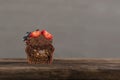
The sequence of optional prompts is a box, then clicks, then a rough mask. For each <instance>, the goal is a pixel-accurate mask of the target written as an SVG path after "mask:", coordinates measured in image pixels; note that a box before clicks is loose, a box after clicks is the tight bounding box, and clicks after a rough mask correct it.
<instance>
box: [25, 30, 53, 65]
mask: <svg viewBox="0 0 120 80" xmlns="http://www.w3.org/2000/svg"><path fill="white" fill-rule="evenodd" d="M23 39H24V41H25V43H26V49H25V52H26V54H27V60H28V63H30V64H51V63H52V61H53V52H54V46H53V45H52V42H53V36H52V34H50V33H49V32H47V31H46V30H42V31H40V30H39V29H37V30H35V31H33V32H27V33H26V36H24V37H23Z"/></svg>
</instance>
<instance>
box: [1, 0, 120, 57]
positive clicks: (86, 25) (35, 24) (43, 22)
mask: <svg viewBox="0 0 120 80" xmlns="http://www.w3.org/2000/svg"><path fill="white" fill-rule="evenodd" d="M37 28H39V29H46V30H47V31H49V32H51V33H52V34H53V35H54V43H53V44H54V46H55V48H56V50H55V57H57V58H63V57H64V58H79V57H85V58H94V57H97V58H119V57H120V0H0V58H13V57H16V58H17V57H18V58H22V57H26V54H25V52H24V48H25V45H24V42H23V41H22V37H23V36H24V34H25V33H26V32H27V31H33V30H35V29H37Z"/></svg>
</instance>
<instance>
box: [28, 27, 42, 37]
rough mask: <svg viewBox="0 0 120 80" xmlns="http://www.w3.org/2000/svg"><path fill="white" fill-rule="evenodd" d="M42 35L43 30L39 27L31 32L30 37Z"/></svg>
mask: <svg viewBox="0 0 120 80" xmlns="http://www.w3.org/2000/svg"><path fill="white" fill-rule="evenodd" d="M40 35H41V32H40V30H38V29H37V30H36V31H33V32H31V33H30V37H33V38H37V37H39V36H40Z"/></svg>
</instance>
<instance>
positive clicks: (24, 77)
mask: <svg viewBox="0 0 120 80" xmlns="http://www.w3.org/2000/svg"><path fill="white" fill-rule="evenodd" d="M42 79H43V80H70V79H71V80H76V79H77V80H120V59H82V58H80V59H55V60H54V61H53V64H51V65H47V64H28V63H27V61H26V60H25V59H0V80H42Z"/></svg>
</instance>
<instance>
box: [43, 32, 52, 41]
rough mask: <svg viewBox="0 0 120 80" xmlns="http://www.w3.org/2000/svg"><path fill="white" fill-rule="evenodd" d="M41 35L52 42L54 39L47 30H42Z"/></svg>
mask: <svg viewBox="0 0 120 80" xmlns="http://www.w3.org/2000/svg"><path fill="white" fill-rule="evenodd" d="M41 34H42V35H43V36H44V37H45V38H47V39H50V40H51V39H53V36H52V34H50V33H49V32H47V31H46V30H42V32H41Z"/></svg>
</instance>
